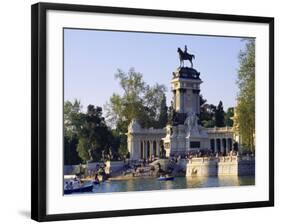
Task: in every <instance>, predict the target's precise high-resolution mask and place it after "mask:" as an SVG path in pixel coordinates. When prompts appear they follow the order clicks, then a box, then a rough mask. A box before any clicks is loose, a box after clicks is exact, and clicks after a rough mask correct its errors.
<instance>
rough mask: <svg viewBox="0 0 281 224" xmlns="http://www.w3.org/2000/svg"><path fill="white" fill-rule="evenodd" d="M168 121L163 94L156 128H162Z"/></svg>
mask: <svg viewBox="0 0 281 224" xmlns="http://www.w3.org/2000/svg"><path fill="white" fill-rule="evenodd" d="M167 123H168V107H167V103H166V96H165V94H163V96H162V100H161V103H160V112H159V119H158V122H157V128H164V127H165V126H166V125H167Z"/></svg>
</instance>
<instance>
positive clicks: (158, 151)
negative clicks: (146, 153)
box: [156, 141, 160, 158]
mask: <svg viewBox="0 0 281 224" xmlns="http://www.w3.org/2000/svg"><path fill="white" fill-rule="evenodd" d="M156 153H157V156H158V158H159V157H160V142H158V141H156Z"/></svg>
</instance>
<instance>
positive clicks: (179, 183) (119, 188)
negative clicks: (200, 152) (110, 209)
mask: <svg viewBox="0 0 281 224" xmlns="http://www.w3.org/2000/svg"><path fill="white" fill-rule="evenodd" d="M245 185H255V177H254V176H242V177H237V176H224V177H175V179H174V180H173V181H159V180H157V179H156V178H135V179H130V180H107V181H105V182H103V183H101V184H99V185H94V188H93V193H110V192H128V191H151V190H170V189H187V188H204V187H205V188H206V187H223V186H245Z"/></svg>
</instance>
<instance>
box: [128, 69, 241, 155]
mask: <svg viewBox="0 0 281 224" xmlns="http://www.w3.org/2000/svg"><path fill="white" fill-rule="evenodd" d="M201 83H202V80H201V79H200V73H199V72H197V71H196V70H195V69H193V68H189V67H180V68H178V69H177V70H176V71H175V72H174V73H173V78H172V81H171V85H172V92H173V105H172V106H173V118H172V120H173V123H172V124H171V125H167V126H166V128H164V129H154V128H149V129H144V128H142V127H141V126H140V124H139V123H138V121H137V120H135V119H134V120H132V121H131V123H130V124H129V127H128V133H127V137H128V138H127V139H128V150H129V152H130V158H131V159H132V160H139V159H152V158H153V157H161V156H163V155H164V154H165V156H166V157H169V156H171V155H187V154H188V153H189V152H193V151H198V150H210V151H212V152H213V153H223V154H224V153H228V152H229V151H230V150H232V149H233V143H234V139H236V138H237V136H235V134H234V129H233V128H232V127H221V128H217V127H214V128H204V127H202V126H200V125H198V117H199V115H200V95H199V93H200V85H201Z"/></svg>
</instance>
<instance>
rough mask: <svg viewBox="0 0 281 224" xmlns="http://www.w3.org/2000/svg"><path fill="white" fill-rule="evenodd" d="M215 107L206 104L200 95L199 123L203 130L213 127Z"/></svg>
mask: <svg viewBox="0 0 281 224" xmlns="http://www.w3.org/2000/svg"><path fill="white" fill-rule="evenodd" d="M215 113H216V106H215V105H213V104H207V100H206V99H204V98H203V96H202V95H200V116H199V123H200V124H201V125H202V126H203V127H205V128H212V127H215V124H216V123H215Z"/></svg>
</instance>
